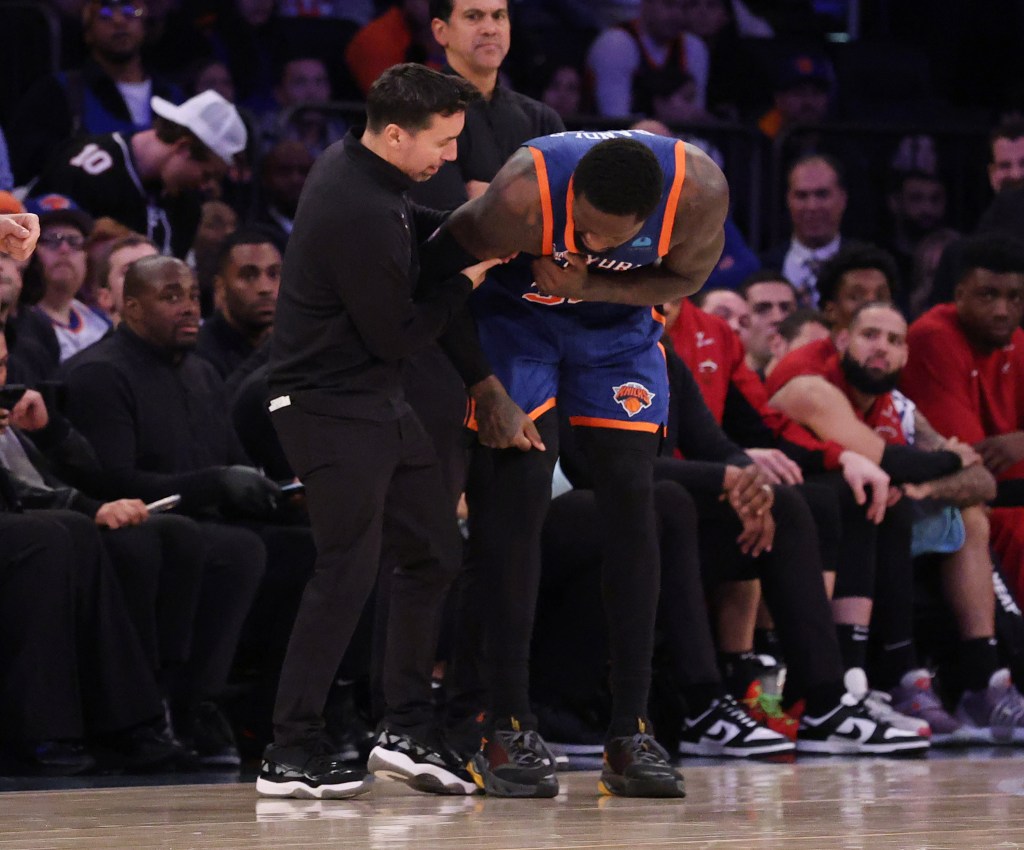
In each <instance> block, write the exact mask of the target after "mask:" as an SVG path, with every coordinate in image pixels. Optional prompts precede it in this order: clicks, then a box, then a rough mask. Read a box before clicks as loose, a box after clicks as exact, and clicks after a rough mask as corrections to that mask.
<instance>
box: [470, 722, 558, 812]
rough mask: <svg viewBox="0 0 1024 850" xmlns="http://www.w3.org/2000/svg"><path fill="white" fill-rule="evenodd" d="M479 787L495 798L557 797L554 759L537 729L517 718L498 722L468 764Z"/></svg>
mask: <svg viewBox="0 0 1024 850" xmlns="http://www.w3.org/2000/svg"><path fill="white" fill-rule="evenodd" d="M467 767H468V768H469V772H470V774H471V775H472V777H473V780H474V781H475V782H476V784H477V785H478V786H479V787H480V788H483V790H484V791H485V792H486V793H487V794H489V795H490V796H492V797H554V796H555V795H556V794H557V793H558V779H556V778H555V757H554V756H553V755H552V754H551V750H549V749H548V745H547V744H545V743H544V739H543V738H541V736H540V733H539V732H537V730H536V729H532V728H526V726H524V724H522V723H520V721H519V719H518V718H516V717H509V718H503V719H502V720H501V721H500V722H496V723H495V725H494V726H493V727H492V728H491V730H490V733H489V734H487V735H485V736H484V739H483V742H482V743H481V746H480V751H479V752H478V753H476V755H474V756H473V760H472V761H471V762H470V763H469V764H468V765H467Z"/></svg>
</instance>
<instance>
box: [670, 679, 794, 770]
mask: <svg viewBox="0 0 1024 850" xmlns="http://www.w3.org/2000/svg"><path fill="white" fill-rule="evenodd" d="M794 749H795V746H794V744H793V742H792V741H790V740H789V738H787V737H786V736H785V735H780V734H779V733H778V732H774V731H772V730H771V729H769V728H768V727H766V726H762V725H761V724H760V723H758V722H757V721H756V720H754V719H753V718H752V717H751V716H750V715H749V714H747V712H745V711H744V710H743V709H742V708H741V707H740V705H739V703H737V702H736V700H735V699H733V698H732V697H731V696H729V695H728V694H726V695H725V696H722V697H717V698H716V699H713V700H712V701H711V705H709V706H708V709H707V711H705V712H704V713H703V714H701V715H700V716H699V717H694V718H689V717H688V718H686V719H685V720H684V721H683V728H682V731H681V732H680V740H679V752H681V753H683V754H684V755H688V756H731V757H732V758H749V757H752V756H768V755H777V754H779V753H791V752H793V751H794Z"/></svg>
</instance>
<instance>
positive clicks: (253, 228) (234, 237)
mask: <svg viewBox="0 0 1024 850" xmlns="http://www.w3.org/2000/svg"><path fill="white" fill-rule="evenodd" d="M239 245H273V246H274V247H275V248H276V249H277V252H278V253H279V254H280V255H281V256H284V246H283V245H282V244H281V239H280V238H279V237H278V236H277V234H276V233H274V232H273V231H272V230H271V229H270V228H268V227H263V226H262V225H259V224H250V225H247V226H245V227H240V228H238V230H234V231H232V232H231V233H229V234H228V236H227V238H226V239H225V240H224V241H223V242H222V243H221V245H220V251H218V252H217V266H216V269H217V273H218V274H220V273H222V272H223V271H224V267H225V266H226V265H227V263H228V260H229V259H230V257H231V252H232V251H233V250H234V249H235V248H237V247H238V246H239Z"/></svg>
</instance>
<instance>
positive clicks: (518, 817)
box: [0, 752, 1024, 850]
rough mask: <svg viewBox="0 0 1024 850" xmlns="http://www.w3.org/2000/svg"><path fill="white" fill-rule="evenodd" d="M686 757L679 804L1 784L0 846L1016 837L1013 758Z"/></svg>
mask: <svg viewBox="0 0 1024 850" xmlns="http://www.w3.org/2000/svg"><path fill="white" fill-rule="evenodd" d="M998 755H999V754H997V755H996V756H986V757H979V756H977V755H975V756H973V757H962V758H954V759H927V760H907V761H898V760H892V761H888V760H868V759H846V760H843V759H833V760H820V761H817V762H813V763H796V764H759V763H758V764H733V763H721V764H716V765H710V766H700V767H694V766H692V765H690V766H688V765H685V764H684V772H685V775H686V781H687V790H688V797H687V799H686V800H681V801H663V800H627V799H620V798H599V797H598V796H597V774H596V772H593V771H584V772H572V773H565V774H561V775H560V780H561V783H562V792H561V793H560V794H559V796H558V797H556V798H555V799H554V800H501V799H495V798H487V797H468V798H467V797H434V796H427V795H423V794H417V793H415V792H412V791H409V790H408V789H406V788H405V787H404V786H402V785H398V784H397V783H393V782H387V781H379V782H378V783H377V785H376V786H375V788H374V790H373V791H372V792H371V793H370V794H369V795H367V796H366V797H363V798H359V799H357V800H352V801H322V802H321V801H312V800H268V799H257V797H256V794H255V790H254V788H253V786H252V784H249V783H246V784H237V783H236V784H221V785H188V786H156V787H134V788H97V789H83V790H60V791H19V792H11V793H7V794H3V795H0V811H2V813H3V815H2V827H0V850H71V849H72V848H73V850H91V848H96V850H100V848H102V850H123V848H132V850H138V848H173V850H184V848H218V850H221V849H222V848H247V849H248V848H260V850H263V848H267V850H269V849H270V848H273V850H285V849H287V850H302V849H303V848H325V847H339V848H340V847H344V848H374V850H376V848H403V847H410V848H453V849H454V848H458V850H486V848H507V849H508V850H513V849H514V848H523V850H526V848H531V850H532V848H588V850H593V849H594V848H630V850H643V848H670V847H671V848H675V847H679V848H758V850H761V848H765V850H767V848H772V850H776V848H781V849H782V850H790V848H792V849H793V850H810V849H811V848H821V850H868V849H869V848H870V850H876V848H883V850H888V848H892V850H896V848H902V850H925V848H927V850H946V848H972V849H973V848H976V849H977V850H988V849H989V848H992V850H996V848H1000V850H1012V848H1018V847H1024V758H1020V757H1009V756H1011V754H1010V753H1009V752H1008V753H1006V754H1005V755H1006V756H1008V757H998Z"/></svg>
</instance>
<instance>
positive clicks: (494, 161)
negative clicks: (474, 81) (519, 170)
mask: <svg viewBox="0 0 1024 850" xmlns="http://www.w3.org/2000/svg"><path fill="white" fill-rule="evenodd" d="M445 70H446V71H447V72H448V73H449V74H455V71H453V70H452V69H451V68H446V69H445ZM564 129H565V125H564V124H563V123H562V119H561V117H560V116H559V114H558V113H557V112H555V110H553V109H552V108H551V107H550V106H547V105H546V104H544V103H541V102H540V101H539V100H534V99H533V98H532V97H527V96H526V95H525V94H520V93H519V92H517V91H513V90H512V89H507V88H503V87H502V86H500V85H499V86H495V88H494V92H493V93H492V95H491V99H490V100H484V99H482V98H481V99H480V100H475V101H473V102H472V103H471V104H469V106H467V107H466V126H465V127H463V129H462V133H461V134H460V135H459V139H458V146H459V155H458V159H456V160H455V161H454V162H447V163H445V164H444V166H443V167H442V168H441V170H440V171H439V172H438V173H437V174H435V175H434V176H433V177H432V178H430V180H428V181H427V182H426V183H420V184H418V185H417V186H416V187H415V188H414V189H413V190H412V191H411V192H410V195H411V196H412V198H413V199H414V200H415V201H416V202H417V203H420V204H425V205H426V206H429V207H434V208H435V209H442V210H451V209H455V207H457V206H459V204H461V203H462V202H463V201H465V200H466V183H467V182H468V181H470V180H479V181H481V182H483V183H490V182H491V181H492V180H493V179H494V175H495V174H497V173H498V171H499V170H500V169H501V167H502V166H503V165H504V164H505V162H506V161H507V160H508V158H509V157H510V156H512V154H514V153H515V152H516V148H518V147H519V146H520V145H521V144H523V142H527V141H529V140H530V139H535V138H537V137H538V136H547V135H550V134H551V133H560V132H562V131H563V130H564Z"/></svg>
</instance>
